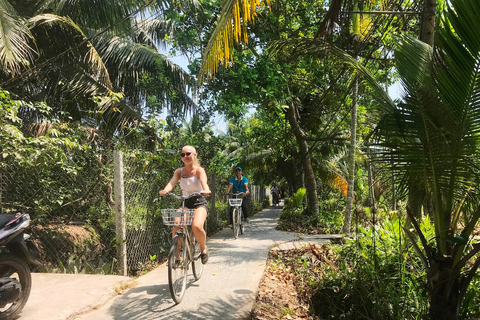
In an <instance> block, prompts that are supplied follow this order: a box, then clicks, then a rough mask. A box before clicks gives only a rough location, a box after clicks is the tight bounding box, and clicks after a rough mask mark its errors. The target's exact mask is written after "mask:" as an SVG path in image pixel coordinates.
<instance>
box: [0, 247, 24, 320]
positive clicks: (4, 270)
mask: <svg viewBox="0 0 480 320" xmlns="http://www.w3.org/2000/svg"><path fill="white" fill-rule="evenodd" d="M6 277H8V278H13V279H16V280H17V281H18V282H20V284H21V285H22V292H21V293H20V296H19V297H18V299H17V300H15V301H14V302H13V303H8V304H7V305H6V306H5V307H3V308H0V319H13V318H14V317H15V316H16V315H18V314H19V313H20V311H22V309H23V307H24V306H25V303H27V300H28V297H29V296H30V290H31V289H32V275H31V274H30V269H29V268H28V265H27V263H26V262H25V261H23V260H22V259H20V258H19V257H17V256H14V255H11V254H1V255H0V278H6Z"/></svg>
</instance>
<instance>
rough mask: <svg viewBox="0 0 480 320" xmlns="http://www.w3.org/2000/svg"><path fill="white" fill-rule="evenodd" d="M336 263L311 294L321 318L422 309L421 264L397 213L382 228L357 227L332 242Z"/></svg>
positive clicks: (388, 315)
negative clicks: (340, 242)
mask: <svg viewBox="0 0 480 320" xmlns="http://www.w3.org/2000/svg"><path fill="white" fill-rule="evenodd" d="M337 250H338V252H337V259H338V260H337V265H336V267H334V268H330V270H329V271H328V272H327V273H326V275H327V276H326V277H324V279H322V280H321V281H319V283H318V287H317V290H316V293H315V294H314V297H313V304H314V309H315V314H317V315H319V316H320V317H322V319H376V318H381V319H412V320H413V319H418V317H419V316H420V317H421V316H422V315H425V314H426V313H427V308H428V301H427V298H426V294H425V291H424V286H425V283H426V278H425V274H424V272H423V266H422V264H421V262H420V260H419V259H418V257H417V256H416V254H415V253H414V251H413V249H412V247H411V246H409V245H408V244H407V243H406V242H405V238H404V235H403V232H402V229H401V223H400V221H399V220H398V219H392V220H389V221H387V222H386V223H385V224H384V225H383V227H382V228H373V229H365V228H359V231H358V234H357V239H356V240H352V241H349V242H347V244H346V245H344V246H342V247H338V249H337Z"/></svg>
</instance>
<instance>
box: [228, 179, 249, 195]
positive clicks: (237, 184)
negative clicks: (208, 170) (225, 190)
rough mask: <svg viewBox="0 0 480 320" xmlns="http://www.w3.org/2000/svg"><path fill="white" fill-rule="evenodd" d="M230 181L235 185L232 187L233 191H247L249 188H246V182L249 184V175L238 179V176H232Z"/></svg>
mask: <svg viewBox="0 0 480 320" xmlns="http://www.w3.org/2000/svg"><path fill="white" fill-rule="evenodd" d="M230 183H231V184H232V185H233V188H232V192H233V193H238V192H247V189H246V188H245V184H248V179H247V177H242V179H241V180H237V178H236V177H232V178H231V179H230Z"/></svg>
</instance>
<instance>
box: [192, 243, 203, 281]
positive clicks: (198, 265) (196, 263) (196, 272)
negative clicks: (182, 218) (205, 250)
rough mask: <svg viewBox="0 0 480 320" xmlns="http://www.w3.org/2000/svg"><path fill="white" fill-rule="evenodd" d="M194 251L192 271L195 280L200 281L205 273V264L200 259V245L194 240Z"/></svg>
mask: <svg viewBox="0 0 480 320" xmlns="http://www.w3.org/2000/svg"><path fill="white" fill-rule="evenodd" d="M193 243H194V246H193V247H194V251H193V259H192V271H193V276H194V277H195V280H199V279H200V277H201V276H202V273H203V263H202V259H201V258H200V253H202V251H201V250H200V244H199V243H198V242H197V241H196V240H195V239H194V240H193Z"/></svg>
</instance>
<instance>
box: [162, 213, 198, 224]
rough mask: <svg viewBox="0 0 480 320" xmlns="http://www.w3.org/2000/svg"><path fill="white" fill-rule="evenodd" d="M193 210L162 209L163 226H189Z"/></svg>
mask: <svg viewBox="0 0 480 320" xmlns="http://www.w3.org/2000/svg"><path fill="white" fill-rule="evenodd" d="M194 214H195V209H183V210H181V211H179V210H178V209H162V218H163V224H164V225H166V226H182V225H185V226H189V225H191V224H192V220H193V215H194Z"/></svg>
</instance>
